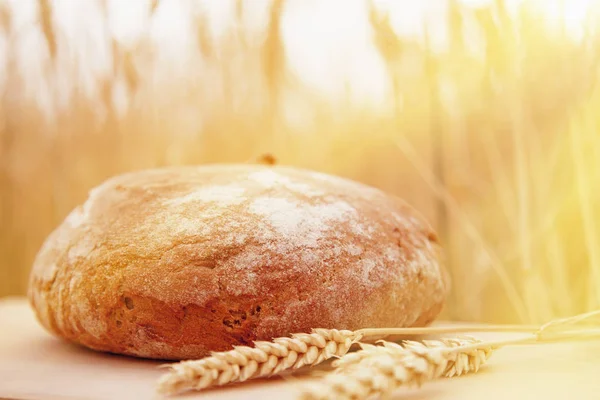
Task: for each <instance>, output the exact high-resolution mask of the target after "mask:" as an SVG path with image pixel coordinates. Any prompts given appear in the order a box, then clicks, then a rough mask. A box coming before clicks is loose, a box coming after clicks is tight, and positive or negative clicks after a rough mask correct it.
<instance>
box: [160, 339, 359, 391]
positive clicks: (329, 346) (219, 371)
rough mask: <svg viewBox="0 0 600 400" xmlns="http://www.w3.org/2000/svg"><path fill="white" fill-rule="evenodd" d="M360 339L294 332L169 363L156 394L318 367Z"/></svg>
mask: <svg viewBox="0 0 600 400" xmlns="http://www.w3.org/2000/svg"><path fill="white" fill-rule="evenodd" d="M359 339H360V335H357V334H356V333H354V332H352V331H347V330H337V329H313V331H312V333H297V334H294V335H292V337H281V338H277V339H273V341H271V342H266V341H257V342H254V347H249V346H236V347H234V349H233V350H230V351H225V352H219V353H213V354H212V355H211V356H209V357H206V358H203V359H201V360H195V361H182V362H180V363H177V364H172V365H171V366H170V368H171V370H170V371H169V372H168V373H166V374H165V375H163V376H162V377H161V378H160V379H159V381H158V391H159V392H161V393H164V394H174V393H178V392H181V391H184V390H188V389H196V390H201V389H205V388H207V387H210V386H215V385H224V384H226V383H230V382H243V381H246V380H248V379H252V378H258V377H266V376H271V375H275V374H278V373H280V372H282V371H284V370H287V369H297V368H301V367H303V366H305V365H317V364H319V363H321V362H323V361H325V360H327V359H330V358H332V357H341V356H343V355H344V354H346V353H347V352H348V350H349V349H350V347H351V346H352V344H353V343H355V342H356V341H357V340H359Z"/></svg>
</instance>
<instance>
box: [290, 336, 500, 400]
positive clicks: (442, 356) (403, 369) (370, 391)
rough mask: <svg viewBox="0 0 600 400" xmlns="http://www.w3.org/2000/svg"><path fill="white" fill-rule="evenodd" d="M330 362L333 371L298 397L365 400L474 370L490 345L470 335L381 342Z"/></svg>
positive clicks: (365, 345) (483, 359)
mask: <svg viewBox="0 0 600 400" xmlns="http://www.w3.org/2000/svg"><path fill="white" fill-rule="evenodd" d="M381 343H382V344H383V345H382V346H374V345H369V344H361V347H362V350H360V351H358V352H356V353H352V354H348V355H346V356H344V357H342V358H340V359H339V360H338V361H336V362H334V365H335V366H336V367H337V369H336V370H335V371H334V372H333V373H330V374H327V375H325V376H324V377H323V379H321V380H320V381H317V382H314V383H311V384H307V385H306V386H305V387H304V390H303V392H302V394H301V396H300V398H301V399H303V400H309V399H310V400H316V399H366V398H368V397H370V396H373V395H388V394H390V393H391V392H393V391H394V390H395V389H396V388H398V387H399V386H403V385H418V386H420V385H421V384H422V383H424V382H426V381H429V380H433V379H436V378H438V377H441V376H447V377H452V376H458V375H463V374H465V373H468V372H476V371H477V370H479V367H480V366H481V365H482V364H483V363H485V361H486V360H487V359H488V357H489V355H490V353H491V351H492V349H491V348H490V347H489V346H488V345H487V344H485V343H483V342H481V341H479V340H477V339H473V338H460V339H444V340H439V341H437V340H428V341H425V342H423V343H420V342H413V341H407V342H404V345H403V346H400V345H398V344H396V343H392V342H386V341H381Z"/></svg>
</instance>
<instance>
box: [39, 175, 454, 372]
mask: <svg viewBox="0 0 600 400" xmlns="http://www.w3.org/2000/svg"><path fill="white" fill-rule="evenodd" d="M447 288H448V280H447V279H446V278H445V273H444V271H443V269H442V267H441V265H440V260H439V245H438V243H437V242H436V236H435V234H434V233H433V231H432V230H431V228H430V227H429V226H428V225H427V224H426V223H425V222H424V221H423V219H422V218H421V217H420V216H419V215H418V214H417V213H416V212H415V211H414V210H413V209H412V208H410V207H409V206H407V205H406V204H405V203H404V202H403V201H402V200H400V199H399V198H397V197H394V196H390V195H387V194H385V193H384V192H382V191H380V190H377V189H374V188H371V187H368V186H365V185H362V184H359V183H356V182H353V181H350V180H347V179H342V178H338V177H333V176H329V175H325V174H321V173H317V172H311V171H306V170H300V169H294V168H289V167H268V166H261V165H209V166H200V167H173V168H164V169H155V170H147V171H141V172H133V173H128V174H125V175H120V176H117V177H115V178H112V179H110V180H108V181H106V182H105V183H103V184H102V185H100V186H99V187H97V188H95V189H93V190H92V191H91V192H90V195H89V198H88V200H87V201H86V202H85V204H83V205H82V206H79V207H77V208H76V209H75V210H73V211H72V212H71V214H69V216H68V217H67V218H66V219H65V221H64V222H63V223H62V224H61V225H60V226H59V227H58V228H57V229H56V230H55V231H54V232H53V233H52V234H51V235H50V236H49V237H48V239H47V240H46V242H45V243H44V245H43V247H42V248H41V250H40V252H39V254H38V255H37V258H36V260H35V263H34V266H33V271H32V274H31V280H30V290H29V298H30V301H31V303H32V305H33V308H34V309H35V311H36V314H37V316H38V319H39V320H40V321H41V323H42V324H43V325H44V326H45V327H46V328H47V329H48V330H50V331H51V332H53V333H55V334H56V335H58V336H60V337H63V338H65V339H67V340H70V341H72V342H76V343H80V344H82V345H84V346H87V347H90V348H92V349H96V350H102V351H108V352H112V353H120V354H128V355H133V356H140V357H148V358H159V359H171V360H173V359H187V358H199V357H203V356H206V355H208V354H209V353H210V352H211V351H220V350H228V349H230V348H231V347H232V345H240V344H244V345H246V344H251V343H252V341H254V340H270V339H272V338H273V337H279V336H287V335H289V334H291V333H296V332H309V331H310V330H311V328H317V327H320V328H337V329H351V330H355V329H359V328H366V327H371V328H374V327H403V326H420V325H425V324H427V323H429V322H431V321H432V320H433V319H434V318H435V317H436V315H437V314H438V313H439V312H440V310H441V308H442V305H443V303H444V298H445V295H446V292H447Z"/></svg>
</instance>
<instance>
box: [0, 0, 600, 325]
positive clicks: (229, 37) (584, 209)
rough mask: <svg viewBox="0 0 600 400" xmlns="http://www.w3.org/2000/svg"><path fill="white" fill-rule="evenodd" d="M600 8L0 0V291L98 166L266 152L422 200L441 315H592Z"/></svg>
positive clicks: (16, 287)
mask: <svg viewBox="0 0 600 400" xmlns="http://www.w3.org/2000/svg"><path fill="white" fill-rule="evenodd" d="M419 3H424V4H422V5H419ZM598 8H599V7H598V6H596V5H595V2H594V1H581V0H577V1H575V0H564V1H562V2H561V1H556V0H548V1H541V0H539V1H534V0H521V1H519V0H513V1H510V0H505V1H503V0H497V1H477V2H474V1H470V2H468V3H467V2H461V1H458V0H456V1H454V0H429V1H423V2H415V1H394V0H391V1H374V2H367V1H361V0H356V1H350V0H346V1H325V2H322V1H316V0H310V1H308V0H306V1H305V0H287V1H285V0H273V1H268V0H260V1H258V0H257V1H251V0H247V1H237V2H236V1H217V0H214V1H204V2H197V1H191V0H190V1H186V0H160V1H156V0H154V1H147V0H141V1H138V0H136V1H127V2H125V1H121V2H119V1H101V0H80V1H77V0H70V1H68V0H57V1H50V0H39V1H34V0H12V1H9V0H0V61H1V65H0V93H1V97H0V194H1V198H0V296H6V295H21V294H24V293H25V290H26V286H27V278H28V273H29V268H30V266H31V263H32V260H33V257H34V256H35V253H36V252H37V250H38V248H39V247H40V245H41V243H42V241H43V240H44V238H45V237H46V235H48V233H49V232H50V231H51V230H52V229H53V228H54V227H55V226H56V225H57V224H58V223H59V222H60V221H61V220H62V219H63V218H64V217H65V216H66V214H67V213H68V212H69V211H70V210H71V208H73V207H74V206H75V205H76V204H78V203H80V202H82V201H83V200H84V199H85V197H86V193H87V191H88V190H89V189H90V188H92V187H93V186H95V185H97V184H99V183H100V182H101V181H102V180H104V179H105V178H107V177H109V176H111V175H114V174H116V173H120V172H123V171H129V170H134V169H140V168H146V167H155V166H161V165H173V164H200V163H209V162H248V161H251V160H254V159H256V157H258V156H259V155H260V154H261V153H264V152H271V153H273V154H274V155H276V157H277V158H278V160H279V162H280V163H282V164H292V165H298V166H302V167H308V168H313V169H317V170H322V171H326V172H330V173H334V174H339V175H343V176H347V177H350V178H354V179H357V180H360V181H363V182H366V183H369V184H372V185H375V186H377V187H380V188H382V189H384V190H387V191H389V192H392V193H395V194H398V195H400V196H402V197H404V198H405V199H407V200H408V201H409V202H410V203H411V204H413V205H414V206H415V207H417V208H418V209H419V210H420V211H421V212H423V213H424V214H425V215H426V216H427V217H428V218H429V220H430V221H431V222H432V223H433V224H434V225H435V226H436V228H437V230H438V232H439V233H440V236H441V237H442V240H443V242H444V244H445V247H446V257H447V264H448V267H449V269H450V271H451V274H452V277H453V282H454V284H453V292H452V295H451V297H450V299H449V303H448V307H447V309H446V314H445V316H444V317H445V318H453V319H461V320H479V321H497V322H507V321H517V322H540V321H545V320H547V319H549V318H552V317H558V316H566V315H570V314H575V313H580V312H583V311H585V310H590V309H594V308H599V307H600V220H599V217H600V211H599V205H600V191H599V190H600V133H599V132H598V128H599V127H600V125H599V123H600V91H599V88H598V85H597V83H598V82H599V78H600V76H599V71H600V69H599V64H598V62H599V61H600V31H599V30H598V28H600V24H599V23H598V21H600V19H598V18H597V17H598V12H597V11H598Z"/></svg>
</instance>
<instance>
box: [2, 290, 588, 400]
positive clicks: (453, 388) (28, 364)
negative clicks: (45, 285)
mask: <svg viewBox="0 0 600 400" xmlns="http://www.w3.org/2000/svg"><path fill="white" fill-rule="evenodd" d="M477 336H480V337H482V338H503V337H505V335H498V334H495V335H490V334H477ZM160 364H161V363H160V362H156V361H147V360H139V359H135V358H129V357H120V356H115V355H109V354H102V353H96V352H93V351H90V350H87V349H84V348H81V347H78V346H75V345H71V344H68V343H64V342H62V341H61V340H58V339H56V338H54V337H52V336H51V335H49V334H48V333H46V332H45V331H44V330H43V329H42V328H41V327H40V326H39V325H38V323H37V321H36V320H35V318H34V316H33V313H32V312H31V310H30V309H29V306H28V304H27V302H26V301H25V300H24V299H4V300H0V398H9V399H43V400H46V399H82V400H83V399H111V400H112V399H161V398H162V397H161V396H159V395H157V394H156V393H155V391H154V388H155V382H156V380H157V378H158V377H159V376H160V375H161V374H162V372H163V371H161V370H159V369H158V368H157V366H158V365H160ZM303 379H309V378H302V377H300V378H298V379H294V380H289V379H279V378H274V379H268V380H266V379H265V380H258V381H253V382H247V383H244V384H238V385H232V386H227V387H222V388H218V389H214V390H210V391H206V392H202V393H190V394H186V395H182V396H176V397H173V399H182V400H183V399H191V398H193V399H206V400H210V399H214V400H226V399H294V398H295V397H296V395H297V393H298V392H297V386H296V385H298V384H301V382H302V380H303ZM394 399H398V400H425V399H427V400H450V399H464V400H475V399H477V400H480V399H489V400H497V399H498V400H499V399H503V400H504V399H510V400H521V399H527V400H529V399H557V400H562V399H569V400H571V399H573V400H575V399H578V400H579V399H590V400H600V341H586V342H578V343H561V344H545V345H538V346H529V345H527V346H514V347H506V348H503V349H499V350H497V351H496V352H495V353H494V354H493V355H492V358H491V359H490V361H489V363H488V365H487V366H486V367H485V368H484V369H483V370H482V371H480V372H479V373H478V374H474V375H468V376H464V377H460V378H453V379H440V380H438V381H435V382H430V383H427V384H425V385H424V386H423V387H422V388H420V389H414V388H407V389H402V390H399V391H398V392H397V393H396V394H395V396H394Z"/></svg>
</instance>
